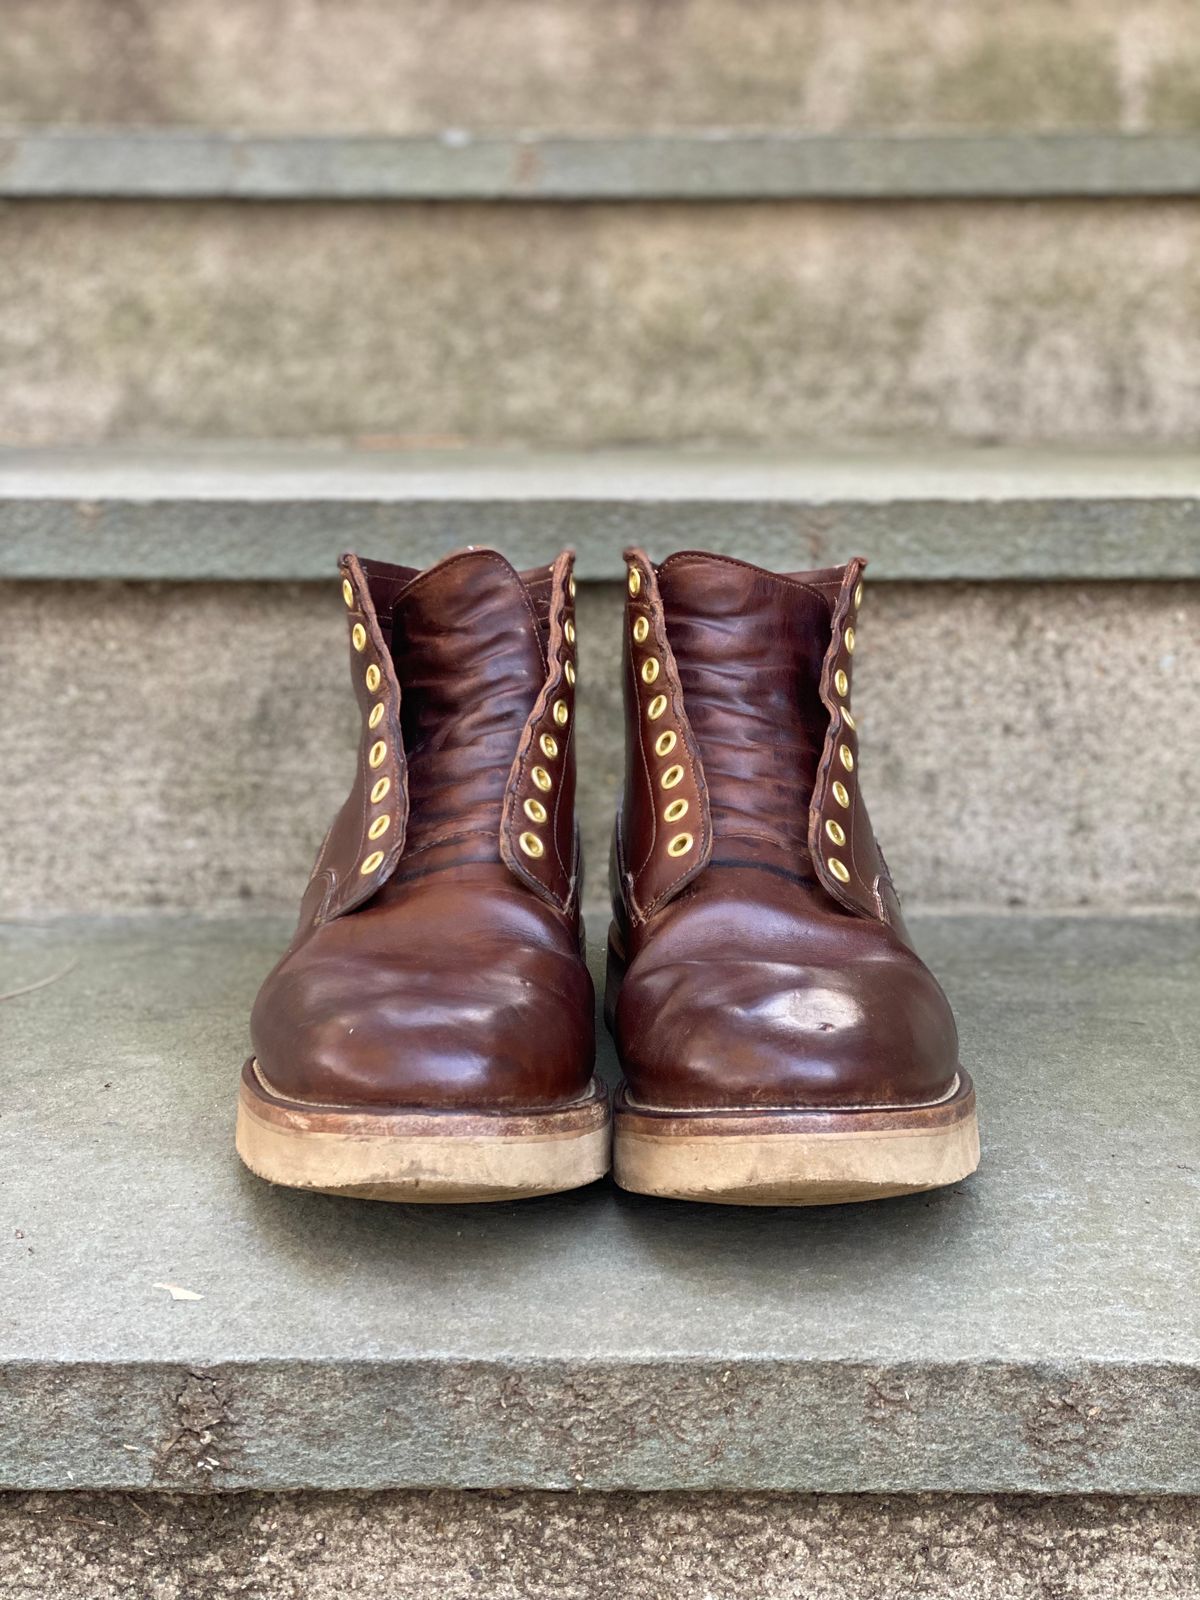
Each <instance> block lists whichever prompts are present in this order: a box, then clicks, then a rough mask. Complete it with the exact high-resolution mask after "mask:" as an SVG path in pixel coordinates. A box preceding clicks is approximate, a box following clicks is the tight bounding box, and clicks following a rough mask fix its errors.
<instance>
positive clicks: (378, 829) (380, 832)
mask: <svg viewBox="0 0 1200 1600" xmlns="http://www.w3.org/2000/svg"><path fill="white" fill-rule="evenodd" d="M391 825H392V819H391V817H389V816H388V814H387V812H386V811H385V812H384V813H383V815H382V816H381V817H376V818H375V821H374V822H373V823H372V824H371V826H370V827H369V828H368V829H367V838H368V839H382V838H383V836H384V834H385V833H386V832H387V831H388V829H389V828H390V827H391Z"/></svg>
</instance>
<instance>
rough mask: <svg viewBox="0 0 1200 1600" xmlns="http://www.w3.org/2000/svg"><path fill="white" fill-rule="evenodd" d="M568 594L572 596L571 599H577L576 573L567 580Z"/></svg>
mask: <svg viewBox="0 0 1200 1600" xmlns="http://www.w3.org/2000/svg"><path fill="white" fill-rule="evenodd" d="M567 593H568V594H569V595H570V596H571V599H572V600H574V598H575V574H574V573H572V574H571V576H570V577H569V578H568V580H567Z"/></svg>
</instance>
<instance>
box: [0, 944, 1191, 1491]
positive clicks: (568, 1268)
mask: <svg viewBox="0 0 1200 1600" xmlns="http://www.w3.org/2000/svg"><path fill="white" fill-rule="evenodd" d="M596 931H598V930H596ZM286 936H287V935H286V932H285V928H284V925H283V924H282V923H272V924H269V925H264V924H262V923H261V922H255V921H250V920H245V919H243V920H241V921H230V922H200V923H191V924H189V923H186V922H184V923H181V924H178V925H176V926H174V927H172V926H171V925H170V924H169V923H164V922H163V921H162V920H161V919H151V920H149V921H143V922H140V923H134V924H132V925H126V926H122V925H120V924H116V925H114V924H104V925H101V926H99V927H95V926H91V927H89V926H87V925H83V926H80V925H77V924H76V925H69V926H67V927H50V928H48V929H45V930H38V929H32V930H31V929H24V930H22V929H19V928H18V929H9V930H6V931H4V932H3V934H2V936H0V952H2V954H0V964H2V966H3V972H2V973H0V993H3V994H10V993H11V992H12V991H13V990H19V989H24V990H25V991H26V992H24V993H21V994H16V995H15V996H14V997H13V998H11V999H8V1000H6V1001H4V1003H3V1026H4V1049H3V1052H2V1053H0V1104H3V1105H4V1107H5V1114H4V1117H3V1119H2V1120H0V1175H2V1179H0V1204H2V1207H3V1210H2V1213H0V1304H3V1306H4V1316H3V1318H2V1319H0V1486H3V1487H9V1488H66V1487H77V1488H101V1487H105V1488H134V1487H157V1488H184V1489H192V1490H196V1489H200V1490H208V1489H212V1488H222V1489H234V1488H241V1487H254V1488H296V1487H301V1488H303V1487H311V1488H383V1487H489V1486H514V1487H516V1486H526V1487H533V1488H600V1489H621V1488H652V1489H671V1488H725V1489H731V1488H732V1489H740V1488H754V1489H789V1490H790V1489H803V1490H824V1491H833V1492H837V1491H852V1490H862V1491H880V1492H884V1491H910V1490H926V1489H935V1490H961V1491H1007V1490H1034V1491H1047V1490H1049V1491H1055V1492H1067V1491H1072V1490H1078V1491H1094V1492H1135V1491H1137V1492H1155V1493H1171V1492H1179V1493H1191V1494H1198V1493H1200V1453H1198V1452H1197V1441H1200V1323H1198V1322H1197V1319H1196V1315H1195V1283H1196V1267H1197V1259H1196V1256H1197V1224H1198V1221H1200V1171H1198V1170H1197V1163H1196V1149H1197V1145H1198V1142H1200V1103H1198V1102H1197V1099H1196V1096H1195V1095H1194V1093H1193V1092H1192V1090H1193V1085H1194V1079H1195V1039H1196V1037H1197V1032H1198V1030H1200V988H1198V987H1197V985H1196V982H1195V977H1196V971H1197V966H1198V963H1200V920H1197V919H1185V918H1180V917H1166V918H1142V919H1134V920H1133V921H1131V922H1125V923H1123V922H1120V921H1109V920H1107V919H1103V918H1095V917H1074V918H1065V919H1053V918H1032V919H1024V918H1013V917H1000V918H993V919H986V918H963V917H950V918H941V919H931V920H922V921H920V922H919V923H918V924H917V928H916V936H917V938H918V940H919V942H920V943H921V946H922V948H923V950H924V951H925V953H926V955H927V957H928V959H929V960H930V962H931V964H932V966H933V968H934V970H935V971H936V972H937V973H938V974H939V976H940V977H941V978H942V979H943V981H944V982H945V984H946V987H947V991H948V993H949V995H950V997H951V1000H952V1002H953V1003H954V1006H955V1008H956V1012H957V1015H958V1019H959V1024H960V1032H961V1036H962V1051H963V1060H964V1061H965V1062H967V1063H968V1064H969V1066H970V1069H971V1071H972V1073H973V1074H974V1076H975V1078H976V1080H977V1083H978V1087H979V1092H980V1097H981V1123H982V1127H983V1137H984V1155H983V1164H982V1166H981V1168H980V1171H979V1172H978V1174H976V1175H975V1176H974V1177H973V1178H971V1179H969V1180H967V1181H966V1182H964V1183H962V1184H959V1185H956V1186H955V1187H953V1188H951V1189H947V1190H941V1191H938V1192H935V1193H931V1194H928V1195H919V1196H915V1197H912V1198H911V1199H907V1200H898V1201H889V1202H886V1203H882V1204H877V1205H874V1206H870V1205H868V1206H850V1207H834V1208H830V1209H816V1210H810V1211H801V1212H789V1211H786V1210H771V1209H767V1210H751V1211H745V1210H739V1209H738V1208H736V1207H705V1206H698V1205H687V1204H681V1203H679V1202H674V1201H658V1202H654V1201H650V1202H647V1201H645V1200H644V1199H642V1198H640V1197H636V1196H629V1195H623V1194H620V1193H619V1192H617V1191H614V1190H613V1189H611V1187H610V1186H609V1185H608V1184H607V1183H603V1184H600V1185H596V1186H593V1187H592V1188H590V1189H588V1190H586V1191H578V1192H576V1193H574V1194H570V1195H567V1196H563V1197H561V1198H558V1199H548V1200H544V1201H526V1202H517V1203H515V1204H511V1205H501V1206H484V1207H478V1208H473V1207H422V1206H416V1207H403V1206H382V1205H377V1204H376V1205H372V1204H371V1203H369V1202H357V1201H339V1200H335V1199H331V1198H329V1197H327V1196H322V1195H303V1194H296V1193H294V1192H289V1191H284V1190H280V1189H273V1188H271V1187H269V1186H267V1185H264V1184H262V1183H260V1182H259V1181H258V1180H257V1179H255V1178H253V1177H251V1176H250V1175H249V1174H248V1173H247V1172H245V1171H244V1170H243V1169H241V1168H240V1167H239V1165H238V1163H237V1161H236V1159H235V1157H234V1154H233V1149H232V1140H231V1134H232V1111H233V1100H234V1092H235V1085H236V1079H237V1072H238V1068H239V1066H240V1063H241V1060H242V1057H243V1054H244V1051H245V1049H246V1018H247V1014H248V1011H249V1006H250V1002H251V999H252V996H253V994H254V991H255V989H256V988H257V986H258V983H259V981H260V978H261V976H262V975H263V973H264V972H265V970H266V968H267V967H268V966H269V964H270V963H271V961H272V959H273V956H274V954H275V952H276V951H277V950H278V949H279V948H280V946H281V944H282V943H283V942H284V941H285V939H286ZM595 948H596V953H597V955H598V954H599V948H600V946H599V944H597V945H596V947H595ZM46 980H52V981H46ZM39 981H40V982H41V987H35V988H30V987H29V986H30V985H33V984H37V983H38V982H39ZM599 1042H600V1053H601V1064H602V1069H603V1070H604V1071H605V1072H606V1073H607V1074H608V1075H610V1076H611V1075H612V1074H613V1072H614V1070H615V1063H614V1061H613V1058H612V1054H611V1046H610V1045H609V1043H608V1041H607V1036H606V1035H604V1034H603V1033H601V1035H600V1041H599ZM164 1285H175V1286H176V1287H177V1288H181V1289H184V1290H186V1291H190V1292H191V1293H192V1294H193V1295H199V1296H201V1298H200V1299H191V1300H176V1299H173V1298H172V1297H171V1294H170V1292H169V1290H168V1289H167V1288H164V1287H163V1286H164Z"/></svg>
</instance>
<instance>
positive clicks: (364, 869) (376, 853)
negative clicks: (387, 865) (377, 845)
mask: <svg viewBox="0 0 1200 1600" xmlns="http://www.w3.org/2000/svg"><path fill="white" fill-rule="evenodd" d="M382 861H383V851H382V850H372V851H371V854H370V855H369V856H368V857H367V859H366V860H365V861H364V862H363V864H362V866H361V867H359V869H358V870H359V872H360V874H361V875H362V876H363V877H364V878H365V877H367V876H368V875H369V874H370V873H372V872H374V871H375V868H376V867H377V866H379V865H380V864H381V862H382Z"/></svg>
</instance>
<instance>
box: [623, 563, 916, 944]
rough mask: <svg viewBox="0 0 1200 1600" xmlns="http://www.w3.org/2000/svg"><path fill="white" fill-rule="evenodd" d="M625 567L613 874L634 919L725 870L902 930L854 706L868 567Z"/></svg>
mask: <svg viewBox="0 0 1200 1600" xmlns="http://www.w3.org/2000/svg"><path fill="white" fill-rule="evenodd" d="M626 560H627V562H628V563H629V572H628V597H627V602H626V628H625V662H624V690H625V709H626V717H625V727H626V779H625V792H624V798H623V804H622V810H621V816H620V818H619V820H618V828H617V842H616V850H615V872H616V877H617V879H618V890H619V894H620V897H621V899H622V900H623V902H624V905H625V907H626V909H627V911H628V912H629V913H630V914H631V917H632V920H633V921H635V922H637V921H644V920H646V919H647V918H649V917H652V916H653V915H654V914H655V912H656V911H658V910H660V909H661V908H662V907H663V906H665V905H666V904H667V903H668V902H669V901H670V900H672V899H673V898H674V897H675V896H676V895H678V894H679V893H680V892H681V891H682V890H683V889H684V888H686V886H687V885H688V884H689V883H691V882H692V881H694V880H695V878H696V877H697V876H698V875H699V874H700V873H701V872H703V871H704V870H705V868H706V867H707V866H708V865H709V864H710V863H711V862H714V861H715V862H717V863H719V864H724V865H738V864H742V865H746V866H753V867H757V868H761V869H763V870H765V871H768V872H771V871H774V872H779V873H783V874H786V875H789V876H791V877H794V878H796V879H797V880H798V881H800V882H804V883H811V884H812V885H813V887H818V886H819V888H820V889H821V890H823V891H824V893H825V894H827V895H828V896H830V897H831V898H832V899H833V900H834V901H835V902H837V903H838V904H839V905H840V906H842V907H843V908H844V909H845V910H847V911H850V912H853V913H854V914H856V915H859V916H864V917H871V918H875V919H878V920H879V921H882V922H886V923H889V924H891V925H894V926H895V927H896V928H897V929H898V930H900V931H902V929H903V923H902V920H901V917H900V911H899V904H898V901H897V899H896V895H895V891H894V889H893V887H892V884H891V880H890V876H889V874H888V872H887V868H886V865H885V864H884V862H883V858H882V855H881V853H880V851H879V848H878V845H877V844H876V841H875V837H874V834H873V831H872V829H871V824H870V819H869V816H868V814H867V810H866V806H865V804H864V802H863V800H862V796H861V793H860V786H859V779H858V730H857V725H856V723H855V720H854V717H853V714H852V712H851V709H850V695H851V675H852V672H853V657H854V649H855V644H856V634H855V624H856V620H857V615H858V609H859V606H860V605H861V603H862V594H863V586H862V576H861V575H862V571H863V568H864V566H865V562H863V561H862V560H859V559H856V560H853V561H851V562H849V563H848V564H847V565H846V566H844V567H834V568H825V569H821V570H819V571H814V572H798V573H782V574H780V573H772V572H767V571H765V570H763V569H761V568H758V567H753V566H751V565H750V564H748V563H746V562H742V561H736V560H732V559H730V558H727V557H722V556H715V555H709V554H707V553H703V552H697V551H684V552H680V553H679V554H676V555H673V556H671V557H670V558H669V559H668V560H667V561H665V562H664V563H663V565H662V566H661V567H657V568H656V567H655V566H654V565H653V564H652V563H651V562H650V561H649V560H648V558H647V557H646V556H645V554H644V553H643V552H641V551H638V550H630V551H627V552H626Z"/></svg>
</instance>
